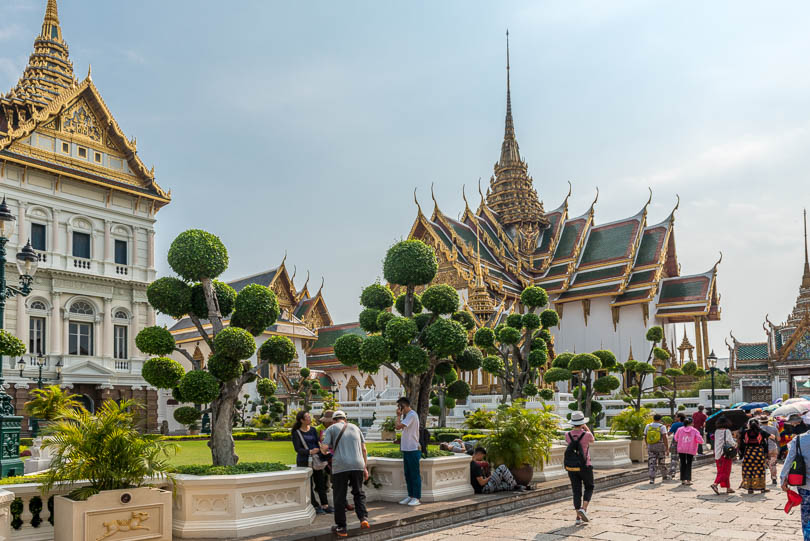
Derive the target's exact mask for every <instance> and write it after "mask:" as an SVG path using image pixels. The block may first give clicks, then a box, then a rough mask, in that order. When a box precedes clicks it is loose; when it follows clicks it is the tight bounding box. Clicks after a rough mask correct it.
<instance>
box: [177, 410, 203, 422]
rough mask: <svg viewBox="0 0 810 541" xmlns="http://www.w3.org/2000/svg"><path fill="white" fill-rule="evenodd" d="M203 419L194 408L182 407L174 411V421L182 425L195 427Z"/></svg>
mask: <svg viewBox="0 0 810 541" xmlns="http://www.w3.org/2000/svg"><path fill="white" fill-rule="evenodd" d="M200 417H202V413H201V412H200V410H198V409H197V408H194V407H192V406H181V407H179V408H177V409H176V410H174V420H175V421H177V422H178V423H180V424H181V425H186V426H188V425H193V424H196V423H197V421H199V420H200Z"/></svg>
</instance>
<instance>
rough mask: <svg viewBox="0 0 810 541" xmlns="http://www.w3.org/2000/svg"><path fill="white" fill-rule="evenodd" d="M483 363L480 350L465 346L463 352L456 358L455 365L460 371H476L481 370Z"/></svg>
mask: <svg viewBox="0 0 810 541" xmlns="http://www.w3.org/2000/svg"><path fill="white" fill-rule="evenodd" d="M483 361H484V355H483V354H482V353H481V350H480V349H478V348H476V347H472V346H467V347H466V348H464V351H462V352H461V353H459V354H458V355H457V356H456V365H457V366H458V367H459V369H460V370H468V371H472V370H478V369H479V368H481V363H482V362H483Z"/></svg>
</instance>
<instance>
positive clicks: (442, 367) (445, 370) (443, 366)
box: [433, 363, 453, 377]
mask: <svg viewBox="0 0 810 541" xmlns="http://www.w3.org/2000/svg"><path fill="white" fill-rule="evenodd" d="M451 370H453V365H452V364H450V363H439V364H437V365H436V368H435V369H434V371H433V372H434V373H435V374H436V375H437V376H442V377H444V376H446V375H447V374H449V373H450V371H451Z"/></svg>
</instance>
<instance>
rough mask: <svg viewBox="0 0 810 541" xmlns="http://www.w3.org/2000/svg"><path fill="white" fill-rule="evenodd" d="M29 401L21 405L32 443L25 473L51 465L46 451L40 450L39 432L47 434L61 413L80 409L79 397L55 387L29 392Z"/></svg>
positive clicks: (40, 437)
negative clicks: (29, 425) (26, 416)
mask: <svg viewBox="0 0 810 541" xmlns="http://www.w3.org/2000/svg"><path fill="white" fill-rule="evenodd" d="M31 397H32V398H31V400H29V401H28V402H26V403H25V404H24V405H23V408H24V410H25V413H26V414H27V415H28V419H29V422H30V423H31V431H32V436H33V437H34V441H33V443H32V445H31V449H30V451H31V453H30V456H31V457H32V458H31V459H30V460H27V461H26V462H25V473H34V472H38V471H41V470H44V469H47V468H48V467H49V466H50V464H51V458H50V455H49V453H48V451H47V450H46V451H43V449H42V435H41V432H40V431H41V430H42V431H45V433H47V429H48V427H49V426H50V425H51V424H52V423H53V422H54V421H56V420H57V419H58V418H59V416H60V415H61V413H62V412H64V411H69V410H72V409H76V408H81V407H82V404H81V402H79V401H78V400H77V399H78V398H79V395H76V394H68V393H66V392H65V391H63V390H62V389H61V388H60V387H59V386H57V385H50V386H48V387H45V388H44V389H34V390H33V391H31Z"/></svg>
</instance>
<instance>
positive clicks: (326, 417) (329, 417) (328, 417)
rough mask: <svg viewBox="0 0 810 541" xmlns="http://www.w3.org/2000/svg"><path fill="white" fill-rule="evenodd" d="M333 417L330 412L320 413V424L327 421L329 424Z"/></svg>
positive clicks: (332, 413)
mask: <svg viewBox="0 0 810 541" xmlns="http://www.w3.org/2000/svg"><path fill="white" fill-rule="evenodd" d="M333 415H334V412H333V411H332V410H324V411H323V413H321V422H324V421H327V422H329V423H331V422H332V416H333Z"/></svg>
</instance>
